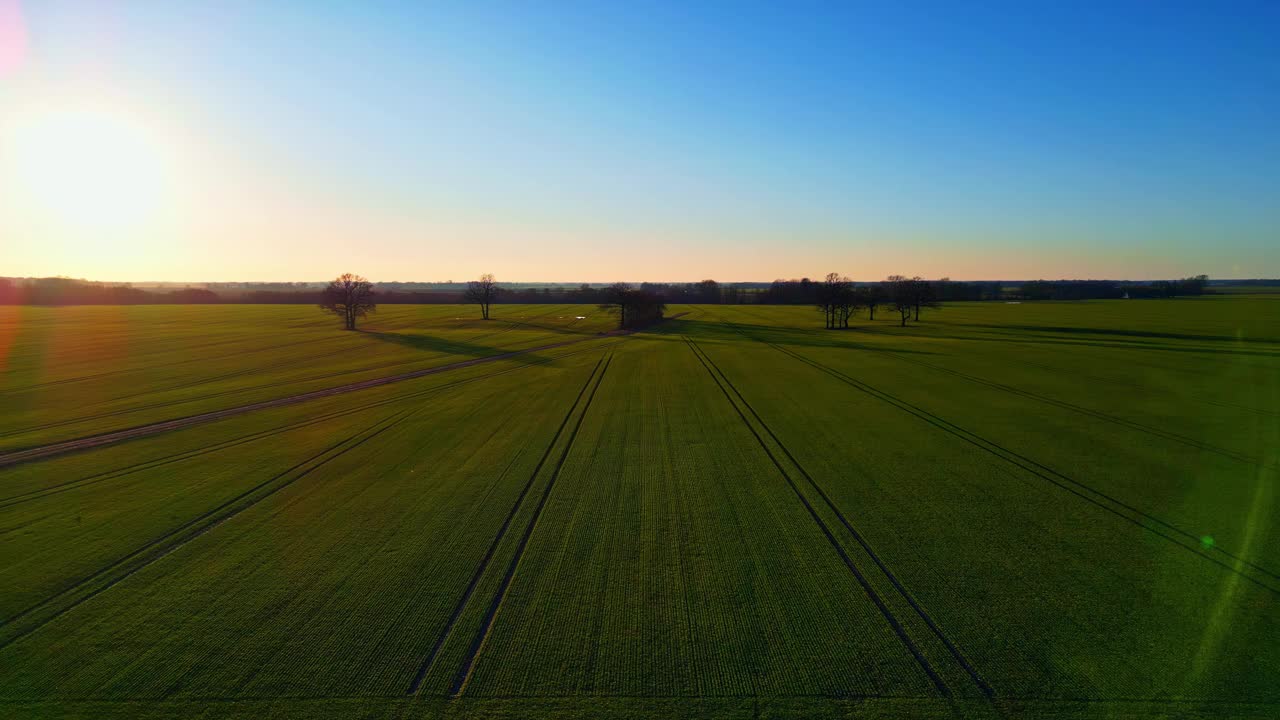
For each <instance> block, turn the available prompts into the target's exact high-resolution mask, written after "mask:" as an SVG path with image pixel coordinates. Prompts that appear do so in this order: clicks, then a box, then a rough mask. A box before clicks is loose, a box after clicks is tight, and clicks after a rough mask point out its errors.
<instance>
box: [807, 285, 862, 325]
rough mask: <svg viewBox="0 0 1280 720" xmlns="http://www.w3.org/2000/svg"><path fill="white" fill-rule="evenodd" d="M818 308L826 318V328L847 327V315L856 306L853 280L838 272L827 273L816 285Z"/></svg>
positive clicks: (851, 312)
mask: <svg viewBox="0 0 1280 720" xmlns="http://www.w3.org/2000/svg"><path fill="white" fill-rule="evenodd" d="M817 298H818V310H819V311H821V312H822V314H823V317H825V318H826V326H827V329H833V328H838V327H849V316H850V315H852V314H853V309H854V308H855V307H856V306H857V303H856V300H855V298H854V295H853V281H852V280H850V279H849V278H847V277H844V276H842V275H841V274H840V273H827V277H826V278H825V279H824V280H823V281H822V283H821V284H819V285H818V291H817Z"/></svg>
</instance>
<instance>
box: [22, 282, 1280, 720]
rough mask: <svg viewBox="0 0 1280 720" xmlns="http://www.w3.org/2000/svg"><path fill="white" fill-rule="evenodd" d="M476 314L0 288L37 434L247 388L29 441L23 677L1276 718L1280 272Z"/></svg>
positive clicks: (497, 701)
mask: <svg viewBox="0 0 1280 720" xmlns="http://www.w3.org/2000/svg"><path fill="white" fill-rule="evenodd" d="M476 314H477V313H476V311H475V309H474V308H460V307H457V306H384V307H383V308H380V309H379V311H378V313H377V315H376V316H374V317H372V318H370V320H369V321H368V322H367V323H365V324H364V325H362V331H361V332H355V333H347V332H343V331H340V330H337V329H335V327H334V324H333V323H332V321H331V319H326V318H323V317H321V316H320V315H319V313H318V312H316V311H315V309H314V308H311V307H302V306H279V307H270V306H266V307H264V306H185V307H177V306H174V307H166V306H153V307H131V308H120V307H94V308H60V309H53V308H0V368H2V369H3V371H2V373H0V399H2V401H3V407H4V413H3V416H2V417H0V453H8V454H9V457H10V458H11V459H12V458H14V457H15V456H14V455H13V453H18V452H24V451H31V450H35V449H39V448H42V447H47V446H50V445H53V444H56V443H65V442H70V441H76V440H78V439H81V438H86V437H89V436H94V435H100V434H103V433H110V432H115V431H122V430H128V429H131V428H140V427H147V426H149V425H153V424H156V423H165V422H168V421H173V420H181V419H183V418H192V417H196V416H199V415H201V414H203V413H210V412H218V411H231V410H236V409H237V408H245V407H246V406H253V407H252V409H250V410H246V411H243V412H241V411H237V412H232V413H229V414H227V415H225V416H221V417H217V418H209V419H206V420H204V421H201V422H198V423H191V424H177V425H174V426H173V427H168V426H163V427H159V428H157V429H154V430H151V431H148V432H146V433H143V434H140V435H138V436H136V437H132V438H130V439H127V440H125V441H121V442H112V443H106V444H103V445H101V446H97V447H92V448H87V449H83V450H77V451H67V452H56V453H50V454H48V455H47V456H40V457H33V458H31V459H26V460H24V461H22V462H15V461H11V462H8V463H7V464H4V463H5V456H4V455H3V454H0V587H3V588H4V590H3V592H2V593H0V714H3V715H5V716H10V717H43V716H50V715H59V716H78V717H85V718H90V717H93V718H101V717H121V718H123V717H183V718H185V717H245V718H259V717H279V718H290V717H307V718H314V717H334V718H338V717H342V718H346V717H403V718H412V717H436V716H446V717H464V716H465V717H566V716H574V717H601V716H616V717H642V716H663V717H676V716H689V717H703V716H722V717H742V716H746V717H751V716H759V717H815V716H854V717H864V716H865V717H879V716H888V715H911V716H918V717H956V716H960V717H988V716H990V717H1000V716H1003V715H1008V714H1011V713H1023V714H1026V715H1031V716H1048V717H1088V718H1095V717H1099V718H1101V717H1152V716H1155V717H1165V716H1167V717H1203V718H1218V717H1257V718H1272V717H1276V716H1277V715H1280V510H1278V509H1277V508H1278V507H1280V496H1278V494H1277V490H1276V483H1277V480H1278V479H1280V296H1246V295H1240V296H1231V297H1204V298H1198V299H1181V300H1159V301H1157V300H1151V301H1092V302H1078V303H1027V304H1005V303H971V304H965V303H956V304H947V305H946V306H945V307H944V309H941V310H936V311H927V310H926V312H925V315H924V317H923V318H922V320H923V321H922V322H921V323H919V324H912V325H910V326H908V327H905V328H901V327H898V326H897V322H896V320H892V319H890V318H889V317H888V313H884V314H883V318H881V317H877V319H876V320H875V321H868V320H867V319H866V318H865V317H861V318H859V319H857V320H856V322H854V323H853V325H854V327H853V328H851V329H849V330H840V331H835V330H823V329H821V318H820V316H819V315H818V314H817V313H815V312H814V311H813V310H811V309H809V308H807V307H791V306H786V307H784V306H718V305H706V306H683V307H673V308H671V309H670V311H669V313H668V314H669V316H671V319H668V320H666V321H665V322H662V323H660V324H657V325H654V326H652V327H650V328H649V329H648V330H646V331H642V332H638V333H634V334H630V335H621V334H604V333H605V332H606V331H608V330H610V329H611V328H612V326H613V325H612V320H611V318H609V317H607V316H605V315H604V314H602V313H601V312H600V311H598V310H596V309H595V308H594V307H588V306H573V305H563V306H562V305H528V306H515V305H499V306H495V309H494V314H495V318H494V319H493V320H491V321H488V322H484V321H481V320H479V319H475V317H474V316H475V315H476ZM580 315H581V316H586V317H585V319H582V320H579V319H577V318H578V316H580ZM477 359H487V360H486V361H485V362H481V363H467V361H471V360H477ZM432 369H438V370H439V371H438V372H430V373H425V372H424V373H421V374H415V373H419V371H426V370H432ZM403 375H409V377H403V378H400V376H403ZM389 377H397V378H400V379H398V381H397V382H394V383H389V384H382V385H370V386H367V387H362V388H359V389H351V390H349V391H347V392H342V393H339V394H331V395H326V394H323V393H317V391H323V390H327V389H331V388H339V387H344V386H347V385H351V384H354V383H360V382H364V381H370V380H376V379H379V378H389ZM305 393H317V394H316V395H314V396H309V398H308V399H305V400H304V401H298V402H285V401H288V400H289V399H291V398H295V397H296V396H298V395H303V394H305ZM276 401H280V402H276Z"/></svg>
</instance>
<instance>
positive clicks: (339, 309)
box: [320, 273, 378, 330]
mask: <svg viewBox="0 0 1280 720" xmlns="http://www.w3.org/2000/svg"><path fill="white" fill-rule="evenodd" d="M320 309H321V310H324V311H325V312H331V313H333V314H334V315H337V316H338V317H340V318H342V323H343V327H345V328H346V329H347V330H355V329H356V318H362V317H364V316H365V315H368V314H369V313H371V312H376V311H377V309H378V305H377V303H376V302H375V301H374V293H373V283H371V282H369V281H368V280H366V279H364V278H362V277H360V276H359V275H353V274H351V273H346V274H344V275H339V276H338V277H337V278H335V279H334V280H333V281H331V282H330V283H329V285H328V286H327V287H326V288H325V289H324V291H323V292H321V294H320Z"/></svg>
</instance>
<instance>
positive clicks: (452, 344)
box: [361, 330, 550, 365]
mask: <svg viewBox="0 0 1280 720" xmlns="http://www.w3.org/2000/svg"><path fill="white" fill-rule="evenodd" d="M361 333H362V334H364V336H365V337H370V338H373V339H374V340H378V341H381V342H387V343H392V344H395V345H399V346H401V347H404V348H408V349H410V350H417V351H420V352H424V353H443V354H446V355H457V356H459V357H458V360H471V359H475V358H483V357H492V356H494V355H503V354H506V353H512V352H515V353H520V354H519V355H513V356H512V357H510V358H508V359H510V360H513V361H515V362H520V363H527V364H531V365H532V364H535V363H539V362H544V361H545V360H546V358H544V357H541V356H539V355H538V354H537V353H532V352H521V348H518V347H517V348H501V347H494V346H492V345H479V344H476V343H469V342H464V341H460V340H450V339H448V338H442V337H438V336H435V335H417V334H407V333H393V332H378V331H373V330H362V331H361ZM544 344H550V343H544Z"/></svg>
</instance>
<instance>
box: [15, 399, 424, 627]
mask: <svg viewBox="0 0 1280 720" xmlns="http://www.w3.org/2000/svg"><path fill="white" fill-rule="evenodd" d="M416 411H417V408H414V409H410V410H401V411H399V412H396V413H392V414H391V415H389V416H387V417H386V418H384V419H383V420H380V421H379V422H378V423H375V424H374V425H373V426H371V427H370V428H366V429H364V430H361V431H359V432H357V433H355V434H353V435H350V436H348V437H346V438H344V439H343V440H341V441H339V442H337V443H335V444H334V445H331V446H329V447H328V448H325V449H324V450H322V451H320V452H319V453H317V454H315V455H312V456H311V457H309V458H307V459H306V460H303V461H302V462H300V463H298V464H296V465H294V466H293V467H291V468H289V469H288V470H285V471H284V472H282V473H278V474H276V475H274V476H272V477H271V478H269V479H267V480H264V481H263V482H261V483H258V484H257V485H255V486H253V487H251V488H249V489H248V490H245V491H244V492H242V493H240V494H239V495H237V496H235V497H234V498H231V499H230V500H227V501H226V502H224V503H222V504H221V505H219V506H217V507H215V508H213V509H212V510H208V511H206V512H204V513H202V514H200V515H198V516H197V517H195V518H192V519H191V520H188V521H187V522H185V523H183V524H182V525H180V526H178V527H177V528H174V529H173V530H171V531H169V532H167V533H165V534H164V535H162V536H160V537H158V538H155V539H154V540H151V541H150V542H148V543H146V544H144V545H142V546H141V547H139V548H138V549H136V550H134V551H133V552H131V553H129V554H128V555H125V556H124V557H122V558H119V559H117V560H115V561H113V562H111V563H110V564H108V565H106V566H105V567H103V568H100V569H99V570H97V571H95V572H93V573H91V574H90V575H87V576H84V577H82V578H80V579H79V580H76V581H73V583H72V584H70V585H69V586H67V587H65V588H63V589H62V590H59V591H58V592H56V593H54V594H53V595H52V596H50V597H48V598H46V599H45V600H42V601H40V602H39V603H36V604H35V605H32V606H30V607H28V608H27V609H25V610H23V611H21V612H19V613H17V614H16V615H12V616H10V617H8V618H6V619H5V620H3V621H0V632H4V631H5V630H6V629H8V628H9V627H11V626H12V625H13V624H14V623H16V622H18V621H20V620H22V619H23V618H26V617H28V616H30V615H33V614H35V613H37V612H39V611H41V610H42V609H45V608H48V607H50V606H51V605H53V604H54V603H56V602H57V601H58V600H59V599H61V598H68V601H67V602H66V603H65V604H63V605H62V606H61V607H57V608H54V609H53V610H52V612H51V613H50V614H48V615H46V616H44V617H40V618H38V619H36V620H35V621H34V622H31V623H29V624H27V625H26V626H25V627H23V628H21V629H19V630H17V631H16V632H14V633H11V634H9V635H8V636H7V637H4V638H3V639H2V640H0V649H4V648H6V647H8V646H9V645H12V644H13V643H14V642H17V641H18V640H20V639H22V638H24V637H26V636H27V635H30V634H31V633H33V632H35V631H36V630H39V629H40V628H42V627H44V626H45V625H47V624H49V623H50V622H52V621H53V620H55V619H57V618H58V617H61V616H62V615H64V614H66V613H67V612H69V611H70V610H72V609H73V608H76V607H78V606H79V605H81V604H82V603H84V602H86V601H88V600H90V599H92V598H94V597H96V596H98V595H100V594H101V593H103V592H106V591H107V590H110V589H111V588H113V587H115V586H116V585H117V584H119V583H120V582H121V581H123V580H125V579H126V578H128V577H129V576H131V575H133V574H134V573H136V572H138V571H139V570H142V569H143V568H146V567H148V566H149V565H151V564H153V563H155V562H156V561H158V560H160V559H161V558H163V557H165V556H167V555H169V554H170V553H172V552H174V551H175V550H177V549H179V548H181V547H182V546H184V545H186V544H187V543H189V542H191V541H192V540H194V539H196V538H198V537H200V536H201V535H204V534H205V533H207V532H209V531H210V530H213V529H214V528H216V527H218V526H219V525H221V524H222V523H224V522H226V521H228V520H230V519H232V518H234V517H235V516H237V515H239V514H240V513H242V512H244V511H245V510H248V509H250V508H252V507H254V506H255V505H257V504H258V503H260V502H262V501H263V500H265V499H267V498H269V497H271V496H272V495H274V494H276V493H277V492H279V491H280V490H283V489H284V488H286V487H288V486H290V485H292V484H293V483H295V482H297V481H298V480H300V479H302V478H304V477H306V476H308V475H310V474H311V473H312V472H314V471H315V470H317V469H319V468H321V467H323V466H325V465H327V464H328V463H330V462H331V461H333V460H336V459H337V458H339V457H341V456H343V455H345V454H346V453H348V452H350V451H351V450H354V449H355V448H357V447H359V446H361V445H363V444H364V443H366V442H368V441H369V440H372V439H373V438H375V437H377V436H378V435H381V434H382V433H383V432H386V431H387V430H389V429H391V428H392V427H395V426H396V425H398V424H399V423H400V422H402V421H403V420H404V419H405V418H407V417H409V416H410V415H412V414H413V413H414V412H416ZM299 470H300V472H297V474H294V475H292V477H290V474H291V473H294V472H295V471H299ZM94 583H100V584H99V585H98V586H97V587H95V588H93V589H87V590H86V588H87V586H89V585H91V584H94ZM81 590H86V591H85V592H84V593H83V594H81V595H79V597H75V598H70V596H72V595H73V594H75V593H77V592H78V591H81Z"/></svg>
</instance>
